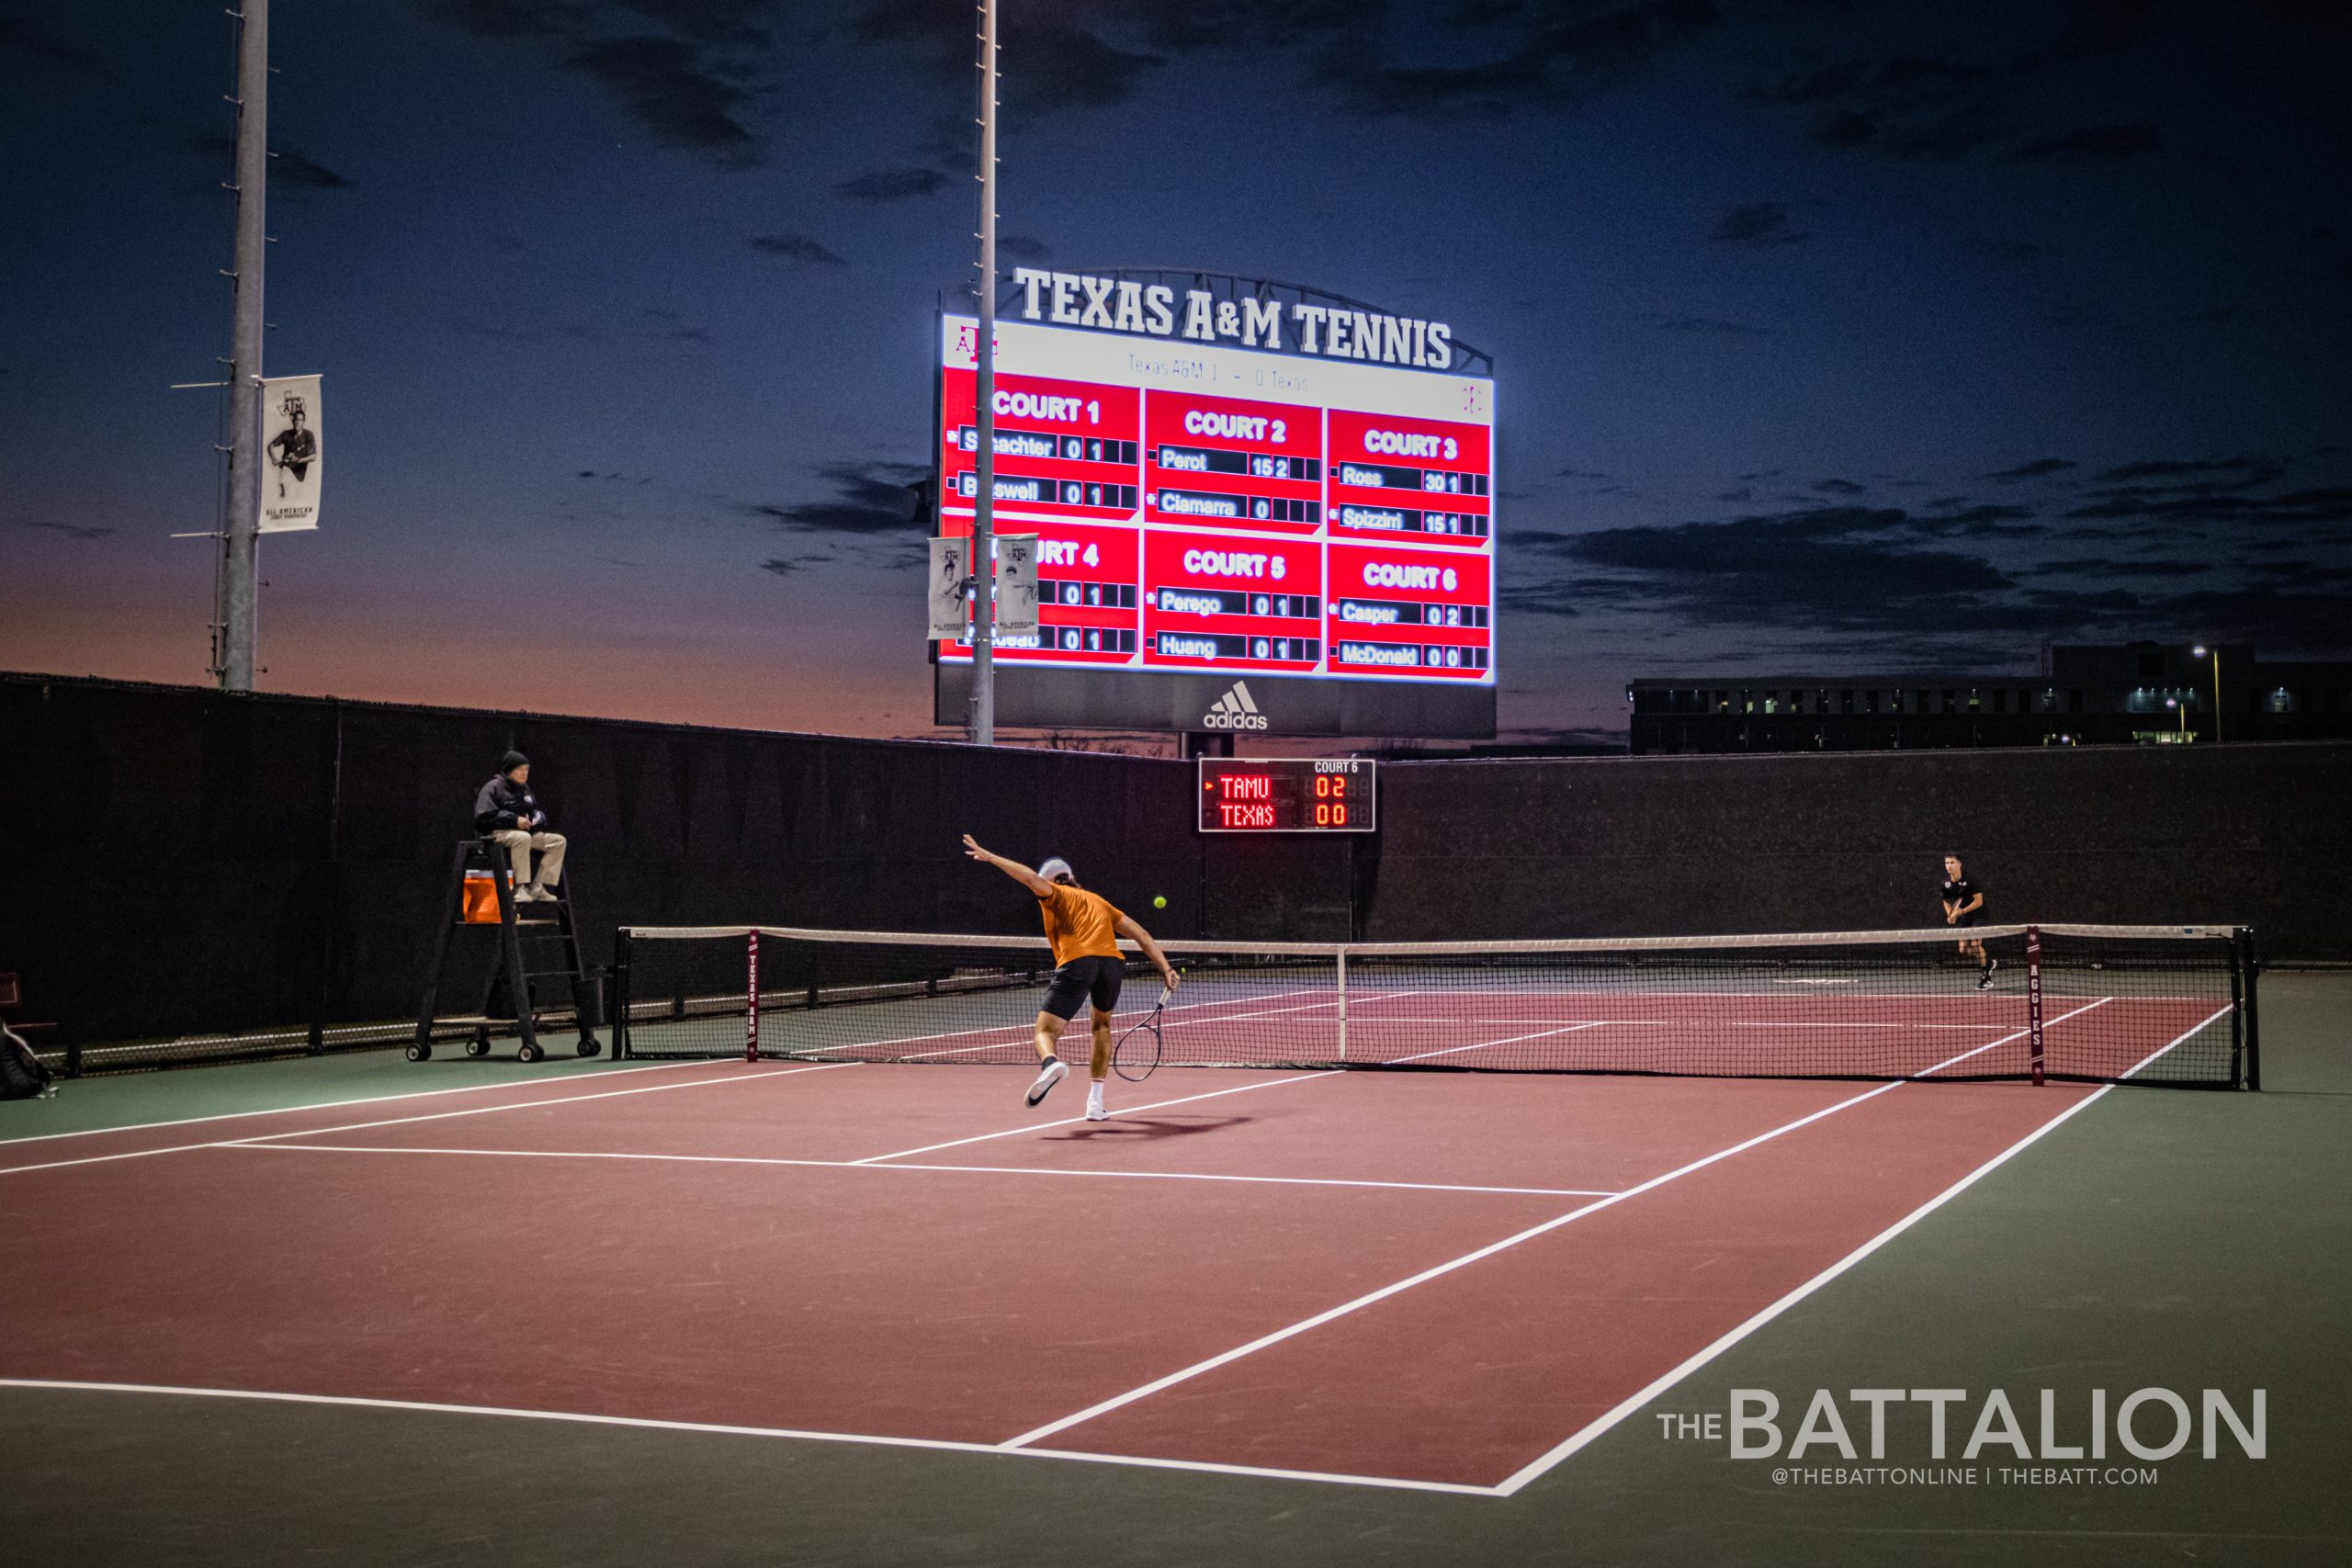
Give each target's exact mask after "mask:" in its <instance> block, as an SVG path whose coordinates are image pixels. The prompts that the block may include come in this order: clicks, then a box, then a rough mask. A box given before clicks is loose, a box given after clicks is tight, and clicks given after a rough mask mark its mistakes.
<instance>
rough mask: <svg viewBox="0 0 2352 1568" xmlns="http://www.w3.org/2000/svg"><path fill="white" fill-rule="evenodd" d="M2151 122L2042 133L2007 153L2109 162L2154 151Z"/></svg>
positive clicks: (2038, 160)
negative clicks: (2147, 123)
mask: <svg viewBox="0 0 2352 1568" xmlns="http://www.w3.org/2000/svg"><path fill="white" fill-rule="evenodd" d="M2156 140H2157V139H2156V128H2155V127H2154V126H2152V125H2100V126H2092V127H2089V128H2087V129H2085V130H2070V131H2068V132H2066V133H2065V134H2064V135H2063V136H2045V137H2041V138H2038V139H2037V140H2035V141H2029V142H2026V143H2025V144H2024V145H2023V146H2021V147H2019V148H2018V150H2017V151H2016V152H2012V153H2010V154H2009V156H2011V157H2012V158H2018V159H2022V160H2025V161H2026V162H2029V163H2045V164H2046V163H2067V164H2113V163H2119V162H2120V161H2122V160H2123V159H2125V158H2136V157H2138V156H2139V155H2140V154H2141V153H2143V152H2154V151H2155V150H2156Z"/></svg>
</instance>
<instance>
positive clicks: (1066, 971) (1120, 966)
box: [964, 833, 1178, 1122]
mask: <svg viewBox="0 0 2352 1568" xmlns="http://www.w3.org/2000/svg"><path fill="white" fill-rule="evenodd" d="M964 852H965V853H966V854H967V855H969V856H971V857H972V858H973V859H974V860H976V861H979V862H982V863H985V864H988V865H992V866H994V867H996V868H997V870H999V871H1001V872H1002V873H1004V874H1005V875H1007V876H1009V877H1011V878H1012V880H1013V881H1015V882H1018V883H1019V884H1021V886H1023V887H1026V888H1027V889H1029V891H1030V892H1032V893H1034V894H1035V895H1036V896H1037V912H1038V913H1039V914H1040V915H1042V916H1044V917H1045V920H1046V942H1047V943H1049V944H1050V945H1051V946H1052V948H1053V950H1054V962H1055V964H1058V965H1059V967H1058V968H1057V969H1056V970H1055V971H1054V979H1053V984H1052V985H1051V986H1049V987H1046V1005H1045V1006H1044V1007H1042V1008H1040V1009H1039V1010H1038V1011H1037V1060H1038V1062H1039V1064H1040V1066H1039V1067H1038V1072H1037V1079H1036V1081H1035V1083H1032V1084H1031V1085H1030V1086H1029V1103H1030V1104H1032V1105H1035V1104H1036V1103H1037V1102H1038V1101H1039V1100H1043V1099H1045V1098H1046V1095H1047V1094H1048V1093H1050V1092H1052V1090H1053V1087H1054V1086H1055V1085H1056V1084H1057V1083H1059V1082H1061V1081H1062V1079H1064V1078H1066V1077H1069V1064H1067V1063H1066V1062H1064V1061H1063V1060H1062V1059H1061V1057H1060V1056H1059V1055H1056V1054H1055V1050H1054V1047H1055V1046H1056V1044H1057V1043H1059V1042H1060V1040H1061V1037H1062V1031H1063V1030H1064V1029H1066V1028H1068V1027H1069V1021H1070V1020H1071V1019H1072V1018H1074V1017H1076V1016H1077V1013H1078V1009H1079V1004H1080V1003H1081V1002H1090V1001H1091V1003H1092V1004H1093V1009H1094V1018H1093V1023H1094V1060H1093V1064H1092V1066H1093V1074H1094V1081H1093V1082H1092V1084H1091V1085H1090V1086H1089V1087H1088V1089H1087V1091H1086V1119H1087V1120H1088V1121H1089V1122H1102V1121H1107V1120H1108V1119H1109V1117H1110V1114H1111V1113H1110V1112H1109V1111H1105V1110H1104V1109H1103V1080H1104V1079H1105V1078H1107V1077H1110V1075H1111V1013H1112V1010H1114V1008H1116V1007H1117V1006H1118V1005H1119V984H1120V982H1121V981H1123V980H1124V979H1125V978H1126V973H1127V961H1126V959H1125V956H1124V955H1123V954H1121V953H1120V952H1119V938H1121V937H1125V938H1126V939H1128V940H1129V941H1130V942H1134V943H1135V944H1136V946H1137V947H1140V948H1142V949H1143V954H1144V956H1145V957H1146V958H1148V959H1150V960H1151V963H1152V967H1154V968H1156V969H1158V970H1159V978H1160V982H1161V983H1162V984H1163V985H1165V986H1166V987H1168V988H1169V989H1170V990H1171V991H1172V990H1174V989H1175V988H1176V987H1177V984H1178V981H1177V976H1176V971H1175V970H1174V969H1172V968H1170V967H1169V964H1168V955H1167V954H1165V953H1161V952H1160V951H1159V943H1158V942H1154V941H1152V940H1151V933H1150V932H1149V931H1146V930H1144V929H1143V928H1142V927H1141V926H1139V925H1137V924H1136V923H1135V921H1134V920H1132V919H1128V918H1127V917H1126V916H1125V915H1124V914H1121V913H1120V912H1119V910H1118V909H1117V908H1116V907H1114V905H1113V904H1112V902H1111V901H1110V900H1109V899H1108V898H1105V897H1103V896H1102V895H1101V894H1100V893H1090V892H1088V891H1087V890H1086V889H1085V888H1083V887H1080V886H1079V885H1078V878H1077V876H1076V875H1075V874H1072V873H1071V871H1070V869H1069V862H1068V861H1066V860H1062V859H1059V858H1056V859H1053V860H1049V861H1047V862H1046V863H1045V864H1043V865H1041V866H1039V867H1038V868H1037V869H1036V870H1035V871H1032V870H1030V869H1029V868H1028V867H1027V866H1025V865H1023V864H1021V863H1019V862H1018V861H1010V860H1007V859H1005V858H1004V857H1003V856H1002V855H998V854H990V853H989V852H988V851H986V850H984V849H982V848H980V846H979V843H978V840H975V839H974V838H973V837H972V835H971V834H969V833H967V834H965V835H964Z"/></svg>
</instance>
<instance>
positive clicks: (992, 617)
mask: <svg viewBox="0 0 2352 1568" xmlns="http://www.w3.org/2000/svg"><path fill="white" fill-rule="evenodd" d="M979 11H980V175H979V180H980V231H979V234H978V239H979V242H980V263H979V270H980V301H979V303H980V326H979V344H978V355H979V357H978V375H977V377H976V378H975V381H976V383H977V385H976V387H975V389H974V395H973V404H974V406H973V410H972V413H973V419H972V424H973V428H974V434H976V435H977V437H978V443H979V453H978V457H979V461H978V471H977V472H976V473H975V474H974V475H973V476H972V481H973V502H972V578H973V582H974V598H973V602H972V739H974V740H976V741H978V743H979V744H980V745H982V746H993V745H995V744H996V108H997V104H996V0H980V7H979Z"/></svg>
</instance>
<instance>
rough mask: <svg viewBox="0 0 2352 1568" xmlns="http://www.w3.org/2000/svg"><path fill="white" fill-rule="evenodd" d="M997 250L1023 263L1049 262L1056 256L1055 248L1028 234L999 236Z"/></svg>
mask: <svg viewBox="0 0 2352 1568" xmlns="http://www.w3.org/2000/svg"><path fill="white" fill-rule="evenodd" d="M996 248H997V249H998V250H1000V251H1001V252H1003V253H1004V254H1006V255H1009V256H1012V257H1015V258H1017V259H1019V260H1021V261H1032V262H1039V261H1048V260H1050V259H1052V257H1053V254H1054V248H1053V246H1051V245H1049V244H1047V243H1046V242H1045V241H1043V240H1040V239H1036V238H1034V237H1033V236H1031V235H1028V234H999V235H998V236H997V237H996Z"/></svg>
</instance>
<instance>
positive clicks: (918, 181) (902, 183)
mask: <svg viewBox="0 0 2352 1568" xmlns="http://www.w3.org/2000/svg"><path fill="white" fill-rule="evenodd" d="M946 185H947V176H946V175H944V174H941V173H940V172H939V171H938V170H937V169H874V170H870V171H869V172H867V173H865V174H863V175H858V176H857V177H856V178H854V179H847V180H843V181H842V183H841V184H839V185H837V186H834V187H833V194H834V195H835V196H843V197H849V199H851V200H852V201H876V202H879V201H906V200H909V199H910V198H912V197H922V196H935V195H937V194H938V193H939V192H940V191H941V190H943V189H944V188H946ZM1000 243H1001V242H1000Z"/></svg>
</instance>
